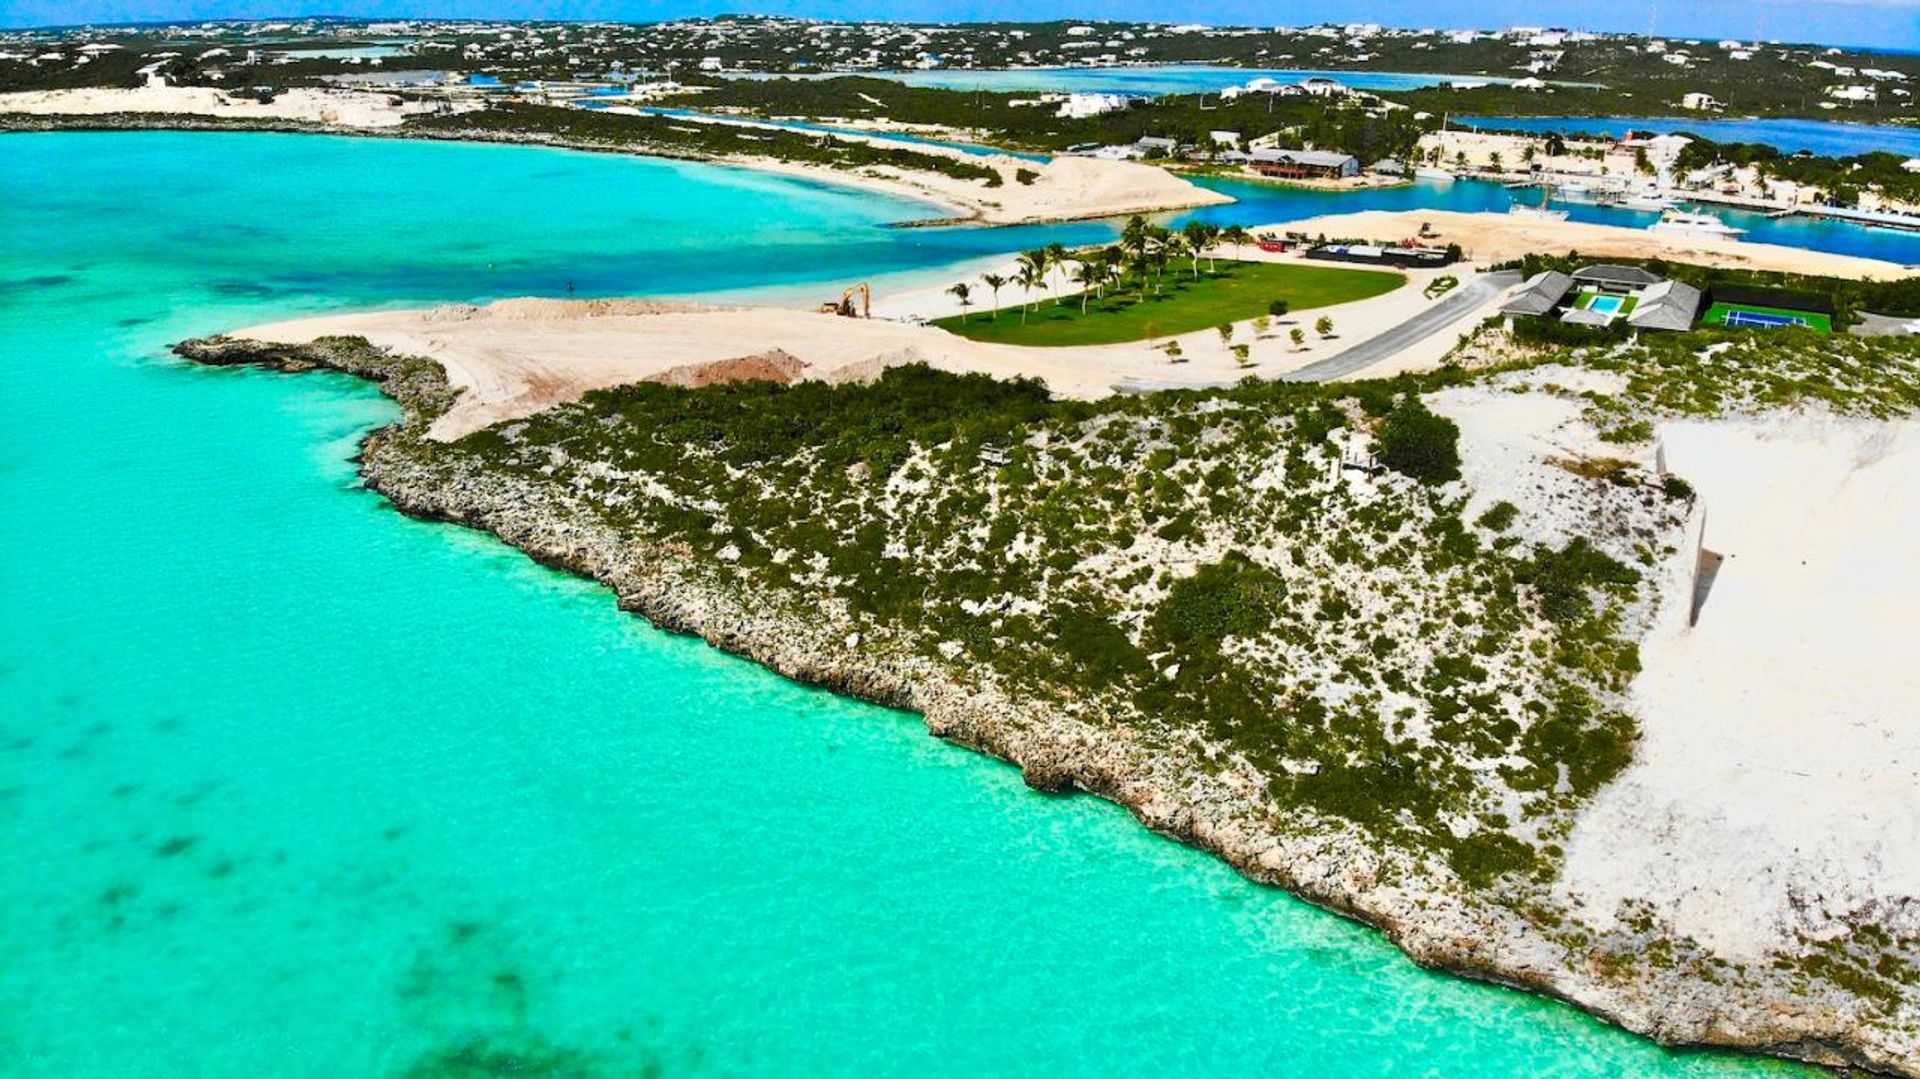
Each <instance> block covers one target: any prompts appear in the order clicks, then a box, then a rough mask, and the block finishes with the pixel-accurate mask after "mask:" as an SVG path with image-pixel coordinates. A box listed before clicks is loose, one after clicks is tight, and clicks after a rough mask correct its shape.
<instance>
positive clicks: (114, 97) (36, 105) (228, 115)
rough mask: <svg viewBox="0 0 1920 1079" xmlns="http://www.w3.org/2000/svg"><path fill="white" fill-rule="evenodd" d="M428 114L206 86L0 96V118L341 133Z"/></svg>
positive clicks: (401, 104) (353, 94) (370, 101)
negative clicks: (152, 119)
mask: <svg viewBox="0 0 1920 1079" xmlns="http://www.w3.org/2000/svg"><path fill="white" fill-rule="evenodd" d="M431 109H432V106H431V105H427V104H422V103H418V102H406V101H402V100H401V99H400V98H398V97H394V96H393V95H391V94H376V93H371V92H369V91H365V90H311V89H299V90H286V91H283V92H281V93H280V94H278V95H277V96H275V97H274V99H273V100H272V101H269V102H266V103H264V104H263V103H261V102H259V101H256V100H254V99H253V98H250V97H245V96H240V97H235V96H232V95H229V94H228V93H227V92H226V91H225V90H220V89H216V88H214V87H211V86H154V85H149V86H143V87H140V88H139V89H116V88H107V87H86V88H82V89H74V90H29V91H25V92H21V93H12V94H0V113H23V114H27V115H37V116H53V115H64V116H104V115H108V114H111V113H172V114H176V115H181V116H208V117H216V118H219V119H227V120H297V121H302V122H305V123H313V124H338V125H340V126H342V127H396V126H398V125H399V124H401V123H402V122H404V121H405V120H406V118H407V117H408V116H409V115H411V114H413V113H419V112H427V111H430V110H431Z"/></svg>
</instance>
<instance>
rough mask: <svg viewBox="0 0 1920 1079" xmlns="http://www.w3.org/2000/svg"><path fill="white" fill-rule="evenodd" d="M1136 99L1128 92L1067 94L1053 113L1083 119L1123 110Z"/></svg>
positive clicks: (1130, 105) (1133, 103)
mask: <svg viewBox="0 0 1920 1079" xmlns="http://www.w3.org/2000/svg"><path fill="white" fill-rule="evenodd" d="M1138 101H1139V99H1138V98H1135V97H1133V96H1131V95H1128V94H1088V93H1076V94H1068V95H1067V97H1066V100H1064V101H1062V102H1061V103H1060V109H1059V111H1058V112H1056V113H1054V115H1055V116H1058V117H1061V118H1062V119H1068V120H1084V119H1086V118H1087V117H1089V116H1101V115H1104V114H1106V113H1109V112H1125V111H1126V110H1128V109H1130V108H1132V107H1133V106H1134V105H1135V104H1136V103H1137V102H1138Z"/></svg>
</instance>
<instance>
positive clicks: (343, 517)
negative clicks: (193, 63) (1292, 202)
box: [0, 134, 1801, 1076]
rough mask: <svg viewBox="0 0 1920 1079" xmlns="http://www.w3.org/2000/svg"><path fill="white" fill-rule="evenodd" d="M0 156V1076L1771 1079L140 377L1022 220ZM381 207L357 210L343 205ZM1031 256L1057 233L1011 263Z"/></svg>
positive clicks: (996, 237)
mask: <svg viewBox="0 0 1920 1079" xmlns="http://www.w3.org/2000/svg"><path fill="white" fill-rule="evenodd" d="M7 145H8V146H9V148H10V153H12V154H13V155H14V157H13V160H14V161H15V162H17V166H16V168H15V169H13V170H11V171H10V172H9V174H8V176H7V178H6V179H5V180H4V181H0V184H4V186H6V188H7V189H8V190H6V192H5V194H6V197H7V198H8V200H9V204H10V205H11V206H13V207H16V208H17V209H18V211H19V212H17V213H14V214H10V215H7V216H6V217H4V218H0V231H4V232H7V233H9V234H10V235H9V236H8V242H7V243H6V244H5V245H4V246H0V251H5V252H6V254H5V255H4V256H0V257H4V259H5V260H6V262H5V265H4V268H3V269H0V283H3V284H0V288H4V289H5V301H6V302H5V304H4V305H0V308H3V309H0V327H4V331H5V336H6V338H7V339H8V340H9V341H13V342H18V343H19V347H17V348H15V349H13V350H11V355H10V357H9V359H8V361H7V362H6V364H5V366H4V368H0V378H4V379H5V383H6V389H7V394H8V399H9V400H13V401H16V402H19V403H20V404H22V405H23V406H24V407H23V408H22V409H21V410H20V413H19V415H20V419H19V421H18V422H17V424H16V425H15V426H13V427H12V428H11V429H10V431H9V434H8V435H7V436H5V438H4V439H0V466H3V467H0V495H3V496H4V501H5V504H6V505H7V507H8V512H7V513H6V514H5V515H4V520H5V524H4V528H5V531H4V532H0V537H4V538H3V539H0V542H4V544H5V547H6V553H7V558H6V561H5V565H6V570H5V571H4V576H0V600H3V601H4V607H5V609H6V611H7V612H8V618H7V619H6V621H5V625H4V626H3V627H0V713H3V714H5V715H7V716H10V717H13V718H11V719H10V720H8V722H7V727H6V731H5V734H6V748H5V754H6V756H5V758H4V761H5V763H4V765H3V766H0V767H4V769H5V773H4V774H5V777H6V778H5V781H4V785H5V788H6V791H7V796H6V799H5V801H4V803H0V814H4V816H3V817H0V820H4V821H5V825H4V827H5V828H6V830H7V832H8V833H9V836H8V838H9V845H10V849H12V850H14V851H16V852H18V857H19V858H20V859H21V861H22V862H23V863H25V864H31V865H33V866H34V867H35V872H33V873H31V874H14V875H9V876H8V877H7V879H6V881H5V885H4V887H5V890H6V893H7V894H6V903H7V908H6V909H7V910H8V911H9V914H8V915H7V917H6V918H4V919H0V923H3V925H4V928H0V940H4V944H5V947H6V948H7V950H8V954H9V955H10V956H12V957H13V958H14V961H13V962H12V963H10V964H9V966H8V969H7V971H6V973H5V974H4V975H0V999H4V1000H5V1001H6V1002H7V1004H8V1008H7V1011H8V1014H9V1016H10V1018H9V1021H8V1024H7V1028H6V1032H5V1035H4V1040H3V1041H0V1054H4V1059H5V1060H6V1061H7V1063H8V1065H9V1070H11V1071H14V1072H17V1073H19V1074H26V1075H76V1074H117V1075H167V1074H178V1073H179V1072H181V1071H182V1070H187V1069H193V1070H197V1071H199V1072H201V1073H203V1074H210V1075H258V1074H313V1073H318V1072H328V1073H333V1074H398V1073H405V1072H407V1071H408V1070H409V1069H417V1073H418V1074H442V1073H449V1072H452V1071H454V1069H455V1068H456V1067H457V1066H460V1065H462V1064H471V1063H472V1062H474V1061H485V1060H492V1059H497V1057H498V1055H499V1054H509V1053H510V1054H517V1055H519V1056H520V1057H522V1058H524V1059H532V1060H537V1061H549V1062H552V1063H554V1064H555V1065H556V1066H570V1067H573V1068H575V1070H579V1071H586V1072H589V1073H594V1072H598V1071H607V1072H620V1071H626V1072H631V1071H635V1070H639V1069H641V1068H643V1067H648V1066H652V1067H657V1068H658V1069H659V1070H660V1071H662V1072H663V1073H665V1074H686V1073H697V1072H706V1073H713V1074H744V1073H752V1072H765V1071H768V1070H776V1069H777V1070H779V1071H782V1072H786V1073H799V1074H825V1073H842V1072H847V1071H859V1072H906V1071H916V1072H923V1073H951V1074H960V1073H966V1072H977V1071H981V1070H993V1071H996V1072H1011V1073H1041V1072H1056V1073H1057V1072H1058V1071H1060V1070H1062V1069H1063V1068H1072V1069H1075V1070H1080V1069H1095V1068H1102V1067H1104V1068H1106V1069H1108V1070H1113V1069H1140V1070H1153V1071H1157V1072H1160V1073H1163V1074H1209V1073H1217V1072H1220V1071H1224V1070H1254V1069H1260V1070H1264V1071H1268V1072H1277V1073H1282V1074H1292V1073H1301V1074H1304V1073H1310V1072H1319V1073H1336V1074H1349V1075H1376V1074H1402V1073H1405V1072H1407V1071H1409V1070H1413V1069H1418V1070H1419V1071H1421V1072H1422V1073H1431V1074H1444V1075H1523V1074H1526V1075H1531V1074H1544V1073H1551V1074H1556V1075H1596V1076H1598V1075H1614V1074H1623V1073H1631V1074H1638V1075H1733V1074H1740V1075H1749V1074H1800V1073H1801V1072H1800V1070H1799V1069H1794V1068H1791V1067H1788V1066H1785V1065H1778V1064H1771V1063H1764V1062H1756V1061H1748V1060H1742V1059H1738V1058H1731V1057H1724V1056H1706V1055H1674V1054H1669V1053H1666V1052H1664V1051H1661V1050H1659V1049H1657V1048H1655V1047H1653V1046H1652V1045H1651V1044H1650V1043H1647V1042H1646V1041H1644V1040H1642V1039H1639V1038H1635V1037H1632V1036H1629V1035H1626V1034H1623V1033H1621V1032H1618V1031H1614V1030H1610V1029H1607V1028H1604V1027H1602V1026H1601V1025H1599V1024H1598V1023H1596V1022H1594V1021H1591V1020H1589V1019H1587V1018H1585V1017H1584V1016H1581V1015H1579V1014H1578V1013H1576V1012H1574V1011H1572V1010H1571V1009H1568V1008H1565V1007H1562V1006H1559V1005H1556V1004H1552V1003H1549V1002H1546V1001H1542V1000H1538V999H1535V998H1531V997H1527V996H1524V995H1521V994H1516V993H1511V992H1507V991H1504V990H1498V989H1491V988H1487V987H1483V986H1477V985H1473V984H1469V983H1466V982H1462V981H1458V980H1455V979H1451V978H1445V977H1440V976H1435V975H1429V974H1426V973H1423V972H1421V971H1419V970H1417V969H1416V968H1414V967H1413V965H1412V964H1411V963H1409V962H1408V961H1406V960H1405V959H1404V958H1402V957H1401V956H1400V955H1399V954H1398V953H1397V952H1395V951H1394V950H1393V949H1392V948H1391V947H1390V946H1388V945H1387V943H1386V942H1385V941H1384V940H1382V939H1381V938H1379V937H1378V936H1376V935H1375V934H1373V933H1371V932H1369V931H1366V930H1364V929H1361V928H1360V927H1357V926H1355V925H1352V924H1350V923H1347V922H1345V921H1343V920H1340V919H1338V918H1335V917H1333V916H1332V915H1328V914H1325V913H1323V912H1320V911H1317V910H1314V909H1312V908H1310V907H1307V906H1305V905H1304V904H1301V903H1298V902H1296V901H1293V900H1291V899H1289V898H1288V897H1286V896H1284V895H1282V894H1280V893H1278V892H1275V891H1272V890H1269V889H1263V888H1259V887H1257V886H1254V885H1252V884H1249V883H1247V882H1245V881H1243V880H1241V879H1240V878H1239V877H1237V876H1235V875H1234V874H1233V873H1232V872H1231V871H1230V870H1228V869H1227V868H1226V867H1225V866H1224V865H1221V864H1218V863H1216V862H1215V861H1213V860H1212V859H1210V858H1208V857H1206V856H1204V855H1201V854H1199V853H1197V852H1194V851H1191V850H1187V849H1185V848H1183V847H1180V846H1178V845H1175V844H1173V843H1171V842H1168V841H1165V840H1163V839H1159V838H1157V837H1154V836H1152V835H1151V834H1149V833H1147V832H1145V831H1144V830H1142V829H1140V828H1138V826H1137V825H1135V824H1134V823H1133V822H1132V821H1131V820H1130V819H1128V818H1127V817H1126V816H1125V814H1123V813H1122V812H1121V811H1119V810H1117V809H1114V808H1113V807H1110V806H1107V805H1105V804H1104V803H1100V802H1098V801H1096V800H1093V799H1089V798H1074V799H1065V800H1058V799H1049V798H1044V797H1041V796H1037V795H1034V794H1032V793H1030V792H1028V791H1027V790H1026V789H1025V787H1024V786H1023V785H1022V784H1021V782H1020V778H1019V776H1018V774H1017V773H1016V772H1015V771H1014V770H1012V769H1010V768H1006V767H1003V766H1000V765H998V764H995V763H993V762H991V761H989V760H987V759H985V758H982V757H979V756H976V755H974V754H971V753H969V752H966V751H964V750H960V749H957V748H954V747H951V746H947V745H945V744H943V743H940V742H937V741H934V740H932V739H929V738H927V737H925V735H924V732H923V731H922V730H921V728H920V726H919V724H918V722H917V720H915V719H914V718H913V717H911V716H906V715H902V714H898V713H892V712H888V711H885V710H881V709H876V708H872V707H869V706H865V705H860V704H857V703H853V702H850V701H847V700H844V699H841V698H836V697H832V696H829V695H826V694H823V693H819V692H816V691H810V690H805V689H801V688H799V687H796V686H794V685H792V684H790V683H787V682H784V681H782V680H780V679H778V678H776V677H774V676H772V675H771V674H768V673H767V672H765V671H762V670H760V669H759V668H757V667H753V666H751V665H748V664H746V663H743V662H740V661H736V660H732V659H730V658H727V657H724V656H722V655H720V654H718V653H715V652H713V651H711V650H709V649H707V648H705V647H704V646H702V645H700V644H699V643H698V642H694V641H689V640H686V639H683V638H676V637H671V636H668V635H666V634H663V633H660V632H658V631H655V630H653V629H651V628H650V627H648V626H647V625H646V624H644V623H643V622H640V621H639V620H637V619H634V618H631V617H629V616H626V615H622V614H620V613H619V612H617V611H616V610H615V609H614V606H613V604H612V602H611V598H610V597H609V596H608V595H607V594H606V593H605V592H604V591H602V590H600V589H597V588H594V587H591V586H588V585H586V584H583V583H580V582H578V581H575V580H573V579H571V578H568V577H566V576H564V575H561V574H557V573H553V572H549V571H547V570H544V569H540V568H538V567H536V566H534V565H533V564H531V563H530V562H528V561H527V560H526V559H525V558H523V557H522V556H520V555H519V554H517V553H515V552H513V551H511V550H509V549H507V548H504V547H503V546H501V545H500V544H498V543H496V542H494V541H492V540H491V539H489V538H487V537H484V536H480V535H476V534H473V533H469V532H465V531H461V530H457V529H451V528H447V527H444V526H438V525H430V524H420V523H415V522H410V521H408V520H406V519H404V518H402V517H400V516H399V515H397V514H394V513H392V512H391V511H390V510H389V509H387V508H386V507H385V506H384V504H383V502H382V500H380V499H379V498H377V497H375V496H373V495H371V494H369V493H367V492H365V491H364V490H361V489H359V487H358V486H357V484H356V482H355V479H354V475H355V470H354V465H353V463H352V461H351V460H350V455H351V454H352V453H353V451H354V447H355V445H356V444H357V442H358V440H359V439H360V437H361V436H362V435H363V433H364V432H365V431H366V430H368V429H369V428H371V427H373V426H375V425H378V424H381V423H384V422H388V421H390V420H391V419H392V417H393V409H392V408H391V407H390V406H389V405H388V404H387V403H386V402H384V401H383V400H382V399H380V397H379V396H378V394H377V393H376V392H375V391H374V390H373V389H372V388H370V387H368V386H366V385H364V384H360V383H357V382H354V381H351V380H347V379H343V378H338V377H331V376H321V377H308V378H304V379H285V378H280V377H276V376H272V375H266V374H258V373H242V372H207V371H202V370H197V369H193V368H190V367H187V366H186V365H184V364H180V363H178V362H176V361H173V360H171V359H169V358H167V357H166V356H165V355H164V346H165V345H166V344H167V343H168V342H171V341H174V340H178V339H180V338H181V337H185V336H191V335H194V334H200V333H207V332H212V331H215V330H218V329H222V328H226V327H229V326H235V325H245V324H249V323H255V322H260V321H264V320H267V319H270V318H286V317H293V316H295V315H301V314H317V313H325V312H327V311H332V310H338V309H342V308H365V307H402V306H417V305H420V304H422V303H430V302H440V301H447V300H483V299H489V298H494V297H499V296H510V295H520V294H526V293H538V294H546V295H563V294H565V293H566V292H567V291H568V290H569V286H571V288H572V290H573V291H575V292H578V293H584V294H655V295H663V294H664V295H689V294H707V295H711V294H729V295H730V294H733V293H737V292H740V291H742V290H746V289H749V288H758V287H763V286H770V285H772V286H783V287H786V288H800V287H804V286H807V285H810V284H815V283H817V284H819V285H820V286H821V287H822V288H823V289H825V290H828V291H836V292H837V291H838V287H839V285H840V284H841V283H842V281H843V279H846V278H849V277H851V276H853V275H854V274H855V273H856V272H857V273H859V274H875V273H881V272H923V273H933V272H935V271H936V270H937V269H938V268H940V267H944V266H948V265H951V264H953V263H956V262H960V261H965V260H967V259H972V258H978V257H980V256H983V255H986V254H990V253H994V252H998V251H1002V250H1005V249H1006V248H1008V247H1012V246H1017V245H1019V244H1020V243H1021V242H1022V240H1023V238H1024V236H1023V234H1022V233H1021V232H1016V231H996V232H993V233H987V232H981V231H976V230H931V231H929V230H914V231H911V232H903V231H899V230H887V229H884V228H882V227H880V226H882V225H884V224H885V223H887V222H889V221H891V220H897V219H899V218H900V217H902V216H908V215H911V214H912V213H914V212H915V211H916V210H918V209H920V208H917V207H914V206H912V205H910V204H901V203H896V202H890V201H887V200H879V199H875V198H872V197H868V196H854V195H851V194H848V193H845V192H841V191H834V190H830V189H825V188H821V187H818V186H814V185H808V184H801V183H795V182H790V181H786V180H783V179H780V178H775V177H768V176H764V175H758V174H752V173H739V172H728V171H724V170H718V169H712V168H708V167H703V166H693V165H684V164H673V163H662V162H657V161H647V160H640V159H631V158H616V157H609V156H595V155H579V154H564V153H558V152H554V151H546V150H536V149H523V148H508V147H469V146H453V145H441V144H418V143H408V142H386V141H381V142H368V141H356V140H344V139H301V138H299V137H297V136H268V135H207V134H148V135H139V134H95V135H67V136H63V135H44V136H15V137H13V138H11V139H10V140H9V141H8V142H7ZM376 172H377V173H378V174H381V175H389V176H394V177H400V178H403V182H399V183H396V184H393V185H391V186H390V187H389V188H388V189H385V190H383V194H382V198H381V199H379V200H371V199H341V198H340V197H339V191H340V190H342V189H348V188H351V186H352V185H353V184H354V182H355V181H356V178H358V177H363V176H365V175H370V174H374V173H376ZM76 178H84V182H77V181H76ZM16 185H17V189H16ZM581 206H591V207H592V208H593V212H592V213H591V214H590V215H588V214H581V213H579V212H578V208H579V207H581ZM772 208H777V209H778V213H774V212H770V211H771V209H772ZM719 223H725V225H726V227H725V228H721V227H717V226H718V224H719ZM742 224H746V225H748V226H749V227H748V228H746V229H742V228H741V225H742ZM16 230H18V231H16ZM1073 230H1083V231H1080V232H1079V233H1077V234H1078V235H1083V236H1085V237H1086V238H1087V239H1093V238H1097V237H1099V236H1101V235H1102V234H1103V226H1097V225H1086V226H1073V227H1072V229H1070V230H1061V229H1051V230H1046V231H1045V232H1044V233H1042V232H1041V231H1039V230H1035V231H1034V232H1032V233H1030V234H1027V235H1031V236H1039V235H1042V234H1044V235H1046V236H1048V237H1049V238H1052V237H1058V236H1062V235H1066V236H1072V235H1075V234H1076V233H1075V232H1074V231H1073ZM289 252H293V253H295V257H294V258H292V259H290V258H289ZM743 252H746V253H748V254H747V255H746V256H743ZM829 253H831V256H832V260H833V261H832V262H831V263H829V261H828V257H827V256H828V254H829ZM1035 1002H1039V1007H1038V1008H1036V1007H1035ZM1197 1031H1203V1032H1204V1033H1203V1034H1200V1035H1197V1033H1196V1032H1197Z"/></svg>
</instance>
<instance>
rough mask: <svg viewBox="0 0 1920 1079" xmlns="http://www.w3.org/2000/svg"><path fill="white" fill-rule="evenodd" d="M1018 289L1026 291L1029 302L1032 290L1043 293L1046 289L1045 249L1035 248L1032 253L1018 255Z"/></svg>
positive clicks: (1025, 252) (1026, 252)
mask: <svg viewBox="0 0 1920 1079" xmlns="http://www.w3.org/2000/svg"><path fill="white" fill-rule="evenodd" d="M1019 281H1020V287H1021V288H1023V289H1026V290H1027V295H1028V297H1029V302H1031V299H1030V298H1031V297H1032V295H1033V290H1034V289H1036V288H1038V289H1040V290H1041V291H1045V290H1046V287H1047V249H1046V248H1044V247H1036V248H1034V249H1033V250H1032V251H1023V252H1021V253H1020V276H1019Z"/></svg>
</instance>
